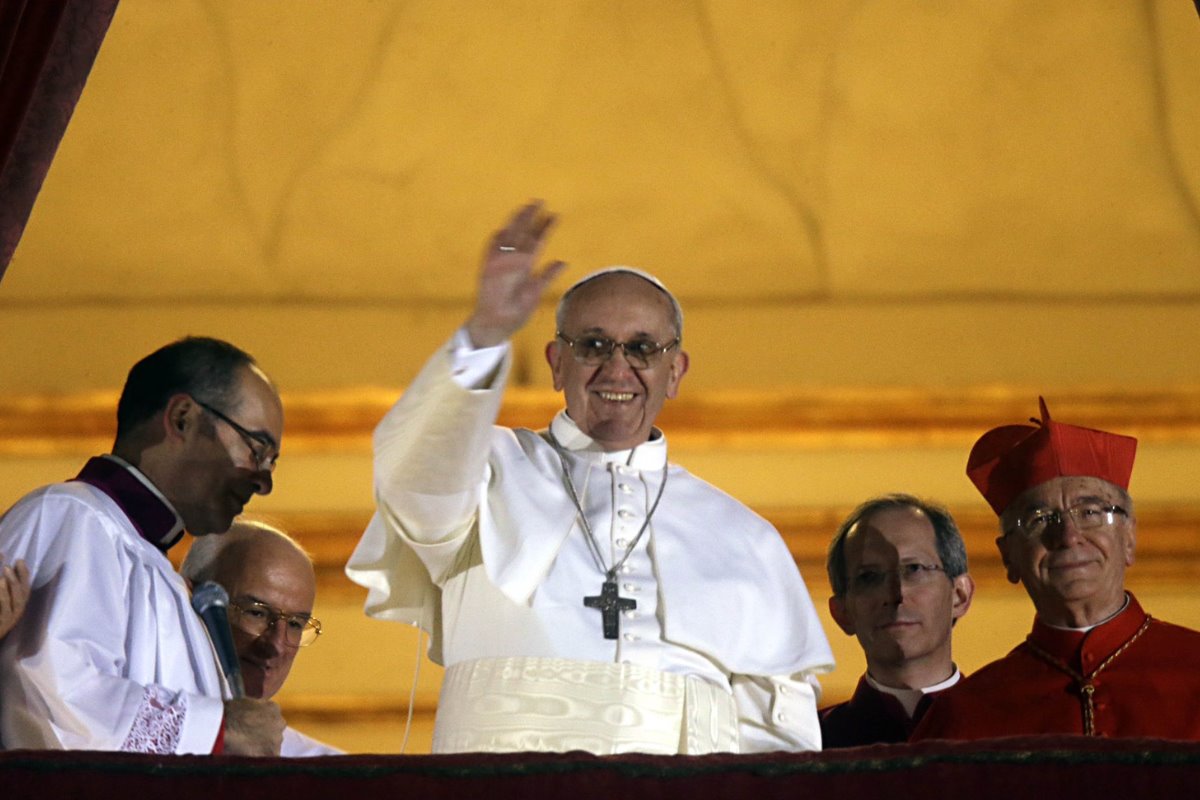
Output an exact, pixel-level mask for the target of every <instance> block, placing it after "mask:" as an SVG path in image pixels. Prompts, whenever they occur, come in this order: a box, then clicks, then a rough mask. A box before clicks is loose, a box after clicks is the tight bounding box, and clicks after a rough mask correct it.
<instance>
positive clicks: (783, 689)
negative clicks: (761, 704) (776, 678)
mask: <svg viewBox="0 0 1200 800" xmlns="http://www.w3.org/2000/svg"><path fill="white" fill-rule="evenodd" d="M779 693H780V694H787V693H788V688H787V687H786V686H784V685H783V684H779Z"/></svg>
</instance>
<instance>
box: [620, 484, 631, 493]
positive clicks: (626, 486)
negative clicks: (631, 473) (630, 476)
mask: <svg viewBox="0 0 1200 800" xmlns="http://www.w3.org/2000/svg"><path fill="white" fill-rule="evenodd" d="M617 488H618V489H620V490H621V491H622V492H624V493H625V494H633V487H632V486H630V485H629V484H628V483H618V484H617Z"/></svg>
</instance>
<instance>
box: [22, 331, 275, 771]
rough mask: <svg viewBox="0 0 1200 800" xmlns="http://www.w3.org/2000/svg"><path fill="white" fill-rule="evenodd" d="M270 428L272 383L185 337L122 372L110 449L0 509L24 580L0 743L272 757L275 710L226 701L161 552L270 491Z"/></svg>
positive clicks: (225, 521) (228, 353)
mask: <svg viewBox="0 0 1200 800" xmlns="http://www.w3.org/2000/svg"><path fill="white" fill-rule="evenodd" d="M282 434H283V408H282V406H281V404H280V401H279V395H278V393H277V392H276V390H275V387H274V386H273V385H272V384H271V382H270V380H269V379H268V378H267V377H266V375H265V374H263V372H262V371H261V370H260V369H259V368H258V367H257V366H256V365H255V364H254V362H253V360H252V359H251V358H250V357H249V356H248V355H247V354H246V353H244V352H242V351H241V350H239V349H237V348H236V347H234V346H233V345H230V344H228V343H226V342H222V341H219V340H216V339H207V338H187V339H182V340H180V341H178V342H175V343H173V344H170V345H167V346H166V347H163V348H161V349H159V350H157V351H155V352H154V353H152V354H150V355H149V356H147V357H146V358H144V359H142V360H141V361H140V362H138V363H137V364H136V365H135V366H134V367H133V369H132V370H130V373H129V378H128V380H127V381H126V384H125V388H124V391H123V392H122V394H121V399H120V402H119V404H118V408H117V437H116V442H115V444H114V445H113V452H112V453H111V454H110V455H104V456H98V457H96V458H93V459H91V460H90V461H88V462H87V464H85V465H84V467H83V469H82V470H81V471H80V473H79V474H78V475H77V476H76V477H75V478H74V479H73V480H70V481H67V482H64V483H56V484H53V485H51V486H45V487H42V488H41V489H37V490H36V491H34V492H31V493H30V494H28V495H26V496H25V497H23V498H22V499H21V500H19V501H18V502H17V503H16V505H14V506H13V507H12V508H11V509H9V510H8V512H6V513H5V515H4V516H3V518H0V552H3V553H4V554H5V556H6V557H9V558H14V559H15V558H21V559H24V561H25V563H26V564H27V565H28V569H29V575H30V585H31V593H30V597H29V601H28V605H27V606H26V609H25V614H24V616H23V617H22V618H21V620H20V621H19V622H18V623H17V625H16V627H15V628H13V630H12V631H10V632H9V634H8V635H7V636H6V637H4V640H3V642H2V643H0V744H2V746H3V747H4V748H5V749H9V750H12V749H18V748H29V749H58V748H63V749H79V750H125V751H133V752H150V753H212V752H224V753H232V754H242V755H271V754H276V755H277V754H278V753H279V747H280V737H281V735H282V732H283V727H284V724H283V717H282V715H281V714H280V713H279V708H278V706H276V705H275V704H274V703H273V702H271V701H269V700H256V699H240V700H225V699H223V691H224V686H223V680H222V677H221V673H220V671H219V669H218V666H217V662H216V660H215V655H214V652H213V648H212V645H211V644H210V642H209V639H208V634H207V633H206V631H205V629H204V626H203V625H202V624H201V622H200V619H199V617H197V616H196V614H195V613H194V612H193V611H192V607H191V603H190V598H189V594H188V589H187V586H186V585H185V584H184V581H183V579H182V578H181V577H180V576H179V575H177V574H176V573H175V570H174V569H173V568H172V566H171V562H170V561H168V560H167V556H166V551H167V549H168V548H170V547H171V546H172V545H173V544H175V543H176V542H178V541H179V539H180V538H181V537H182V536H183V533H184V531H185V530H186V531H187V532H188V533H191V534H193V535H197V536H200V535H215V534H219V533H222V532H224V531H225V530H226V529H228V528H229V526H230V523H231V522H232V521H233V518H234V517H235V516H236V515H237V514H238V513H240V512H241V510H242V507H243V506H245V505H246V503H248V502H249V501H250V499H251V498H252V497H253V496H254V495H256V494H267V493H269V492H270V491H271V488H272V479H271V472H272V470H273V469H274V466H275V458H276V456H277V455H278V453H279V442H280V438H281V437H282Z"/></svg>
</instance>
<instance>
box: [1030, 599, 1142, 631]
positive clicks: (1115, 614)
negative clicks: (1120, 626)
mask: <svg viewBox="0 0 1200 800" xmlns="http://www.w3.org/2000/svg"><path fill="white" fill-rule="evenodd" d="M1127 608H1129V592H1126V593H1125V602H1124V603H1122V604H1121V607H1120V608H1118V609H1117V610H1116V611H1114V612H1113V613H1111V614H1109V615H1108V616H1107V617H1105V618H1104V619H1102V620H1100V621H1099V622H1097V623H1096V624H1094V625H1084V626H1083V627H1082V628H1072V627H1071V626H1069V625H1051V624H1050V623H1048V622H1044V623H1043V624H1045V626H1046V627H1047V628H1054V629H1055V630H1060V631H1076V632H1077V633H1087V632H1088V631H1090V630H1091V629H1092V628H1099V627H1100V626H1101V625H1104V624H1106V623H1109V622H1112V621H1113V620H1114V619H1116V618H1117V617H1119V616H1121V614H1122V613H1123V612H1124V611H1125V609H1127Z"/></svg>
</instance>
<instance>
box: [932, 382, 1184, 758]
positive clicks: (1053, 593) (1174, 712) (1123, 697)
mask: <svg viewBox="0 0 1200 800" xmlns="http://www.w3.org/2000/svg"><path fill="white" fill-rule="evenodd" d="M1136 447H1137V441H1136V440H1135V439H1133V438H1131V437H1128V436H1121V435H1118V434H1113V433H1106V432H1104V431H1098V430H1092V429H1089V428H1081V427H1077V426H1074V425H1067V424H1064V423H1061V422H1058V421H1056V420H1052V419H1051V418H1050V413H1049V411H1048V410H1047V408H1046V403H1045V401H1044V400H1043V401H1041V420H1040V421H1037V424H1036V425H1034V426H1029V425H1006V426H1002V427H999V428H995V429H993V430H991V431H989V432H988V433H986V434H984V435H983V437H982V438H980V439H979V441H978V442H976V443H975V447H974V448H973V449H972V451H971V455H970V458H969V459H968V462H967V475H968V476H969V477H970V478H971V480H972V482H973V483H974V484H975V486H976V487H977V488H978V489H979V491H980V492H981V493H982V494H983V496H984V498H986V500H987V501H988V503H989V505H991V507H992V510H993V511H995V512H996V514H997V515H998V516H999V518H1000V530H1001V535H1000V537H999V538H998V539H997V540H996V544H997V545H998V546H999V548H1000V555H1001V557H1002V558H1003V560H1004V566H1005V569H1006V570H1007V572H1008V579H1009V581H1011V582H1012V583H1018V582H1019V583H1021V584H1022V585H1023V586H1024V587H1025V591H1026V592H1027V593H1028V594H1029V597H1030V599H1031V600H1032V601H1033V605H1034V609H1035V610H1036V612H1037V616H1036V617H1035V618H1034V622H1033V630H1032V631H1031V632H1030V634H1029V635H1028V636H1027V637H1026V639H1025V641H1024V642H1022V643H1021V644H1019V645H1018V646H1017V647H1016V648H1014V649H1013V650H1012V651H1011V652H1010V653H1009V654H1008V655H1007V656H1005V657H1004V658H1002V659H1000V660H998V661H994V662H992V663H991V664H988V665H987V666H985V667H984V668H983V669H981V670H979V671H978V672H976V673H975V674H974V675H972V676H970V677H969V678H967V679H966V680H964V681H963V682H962V683H961V684H959V686H958V687H957V688H956V689H955V691H954V692H953V693H952V694H951V695H949V696H947V697H945V698H944V699H942V700H939V701H938V702H937V703H936V704H935V705H934V707H933V709H932V710H931V711H930V712H929V714H928V715H927V716H926V717H925V719H924V721H923V722H922V723H921V725H920V726H919V727H918V728H917V730H916V732H915V733H914V736H913V738H914V739H934V738H948V739H981V738H989V737H997V736H1014V735H1020V734H1040V733H1054V734H1081V735H1084V736H1106V737H1113V736H1123V737H1154V738H1164V739H1193V740H1194V739H1198V738H1200V632H1197V631H1193V630H1189V629H1187V628H1183V627H1180V626H1178V625H1172V624H1170V623H1168V622H1163V621H1161V620H1158V619H1154V618H1152V617H1151V616H1150V615H1149V614H1147V613H1146V612H1145V611H1143V610H1142V607H1141V605H1139V604H1138V601H1137V599H1136V598H1135V597H1134V596H1133V594H1131V593H1130V592H1128V591H1126V589H1125V570H1126V568H1127V567H1129V566H1130V565H1131V564H1133V553H1134V543H1135V539H1136V534H1137V519H1136V517H1135V515H1134V510H1133V500H1132V499H1131V498H1130V496H1129V492H1128V488H1129V478H1130V475H1131V474H1132V471H1133V458H1134V452H1135V450H1136Z"/></svg>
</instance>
